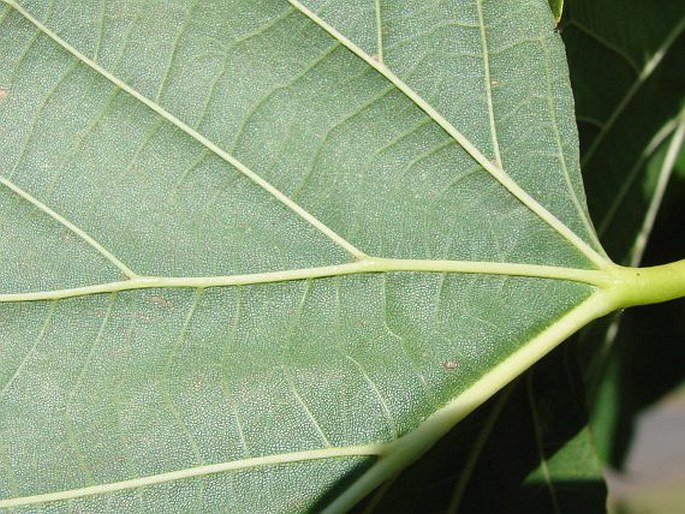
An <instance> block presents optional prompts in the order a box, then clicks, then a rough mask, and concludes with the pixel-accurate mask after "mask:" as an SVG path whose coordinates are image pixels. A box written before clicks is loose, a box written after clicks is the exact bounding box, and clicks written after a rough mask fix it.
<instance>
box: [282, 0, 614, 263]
mask: <svg viewBox="0 0 685 514" xmlns="http://www.w3.org/2000/svg"><path fill="white" fill-rule="evenodd" d="M288 2H289V3H290V4H291V5H293V6H294V7H296V8H297V9H298V10H299V11H300V12H302V14H304V15H305V16H307V17H308V18H309V19H310V20H312V21H313V22H314V23H316V24H317V25H319V26H320V27H321V28H322V29H323V30H325V31H326V32H328V34H329V35H330V36H331V37H333V38H335V39H337V40H338V41H340V43H342V44H343V46H345V48H347V49H348V50H350V51H351V52H352V53H354V54H355V55H356V56H357V57H359V58H361V59H362V60H363V61H364V62H366V63H367V64H368V65H369V66H371V67H372V68H374V69H375V70H376V71H377V72H378V73H380V74H381V75H382V76H384V77H385V78H386V79H387V80H389V81H390V82H391V83H392V84H393V85H395V87H397V89H398V90H399V91H401V92H402V93H403V94H404V95H405V96H407V98H409V99H410V100H411V101H413V102H414V103H415V104H416V105H417V106H418V107H419V108H420V109H421V110H423V111H424V112H425V113H426V114H427V115H428V116H430V117H431V118H432V119H433V120H434V121H435V122H436V123H437V124H438V125H439V126H440V127H441V128H442V129H443V130H444V131H445V132H447V133H448V134H449V135H450V136H451V137H452V138H453V139H454V140H455V141H456V142H457V143H458V144H459V145H460V146H461V147H462V148H463V149H464V150H465V151H466V152H467V153H468V154H469V155H470V156H471V157H472V158H473V159H474V160H475V161H476V162H477V163H478V164H480V165H481V166H482V167H483V169H484V170H485V171H487V172H488V173H489V174H490V175H492V177H493V178H494V179H495V180H497V181H498V182H499V183H500V184H501V185H502V186H504V188H505V189H506V190H507V191H509V192H510V193H511V194H512V195H513V196H514V197H515V198H516V199H518V200H519V201H520V202H521V203H522V204H523V205H525V206H526V207H527V208H528V209H529V210H530V211H532V212H533V213H534V214H535V215H537V216H538V217H539V218H540V219H542V220H543V221H544V222H545V223H547V224H548V225H549V226H550V227H552V229H554V230H555V231H556V232H557V233H558V234H559V235H561V236H562V237H563V238H564V239H566V240H567V241H568V242H569V243H571V244H572V245H573V246H574V247H575V248H576V249H577V250H578V251H579V252H580V253H581V254H583V255H584V256H585V257H586V258H587V259H588V260H590V262H592V263H593V264H594V265H595V266H596V267H598V268H600V269H606V268H608V267H610V266H611V264H612V263H611V261H609V260H608V259H607V258H606V257H604V256H603V255H601V254H600V253H599V252H597V251H596V250H595V249H594V248H592V247H591V246H590V245H589V244H587V243H586V242H585V241H584V240H583V239H581V238H580V237H579V236H578V235H577V234H576V233H575V232H573V230H571V229H570V228H569V227H567V226H566V225H565V224H564V223H563V222H562V221H561V220H559V218H557V217H556V216H555V215H554V214H552V213H551V212H550V211H548V210H547V209H546V208H545V207H543V206H542V205H541V204H540V203H538V201H537V200H535V199H534V198H533V197H532V196H530V195H529V194H528V193H527V192H526V191H525V190H524V189H523V188H521V186H519V185H518V184H517V183H516V182H515V181H514V180H513V179H512V178H511V177H510V176H509V174H507V173H506V172H505V171H504V169H503V168H502V167H501V166H500V165H499V164H498V163H496V162H492V161H491V160H490V159H488V158H487V157H485V155H483V153H482V152H481V151H480V150H478V148H476V146H475V145H474V144H473V143H471V141H470V140H469V139H468V138H467V137H466V136H464V135H463V134H462V133H461V132H460V131H459V130H457V129H456V128H455V127H454V125H452V124H451V123H450V122H449V121H448V120H447V119H446V118H445V117H444V116H443V115H442V114H440V113H439V112H438V111H437V110H436V109H435V108H434V107H433V106H431V105H430V104H429V103H428V102H427V101H426V100H424V99H423V98H422V97H421V96H420V95H419V94H418V93H417V92H416V91H414V90H413V89H412V88H411V87H409V85H408V84H406V83H405V82H404V81H403V80H402V79H400V78H399V77H398V76H397V75H395V73H394V72H393V71H392V70H391V69H390V68H388V67H387V66H386V65H385V64H384V63H382V62H379V61H378V60H376V59H374V58H373V57H372V56H370V55H368V54H367V53H366V52H365V51H364V50H362V49H361V48H360V47H359V46H358V45H356V44H355V43H353V42H352V41H351V40H350V39H348V38H347V37H346V36H344V35H343V34H342V33H340V32H339V31H338V30H336V29H335V28H334V27H332V26H331V25H330V24H328V23H327V22H326V21H324V20H323V19H322V18H321V17H319V16H318V15H317V14H316V13H314V12H313V11H312V10H311V9H309V8H307V7H306V6H304V5H303V4H302V3H301V2H300V1H299V0H288Z"/></svg>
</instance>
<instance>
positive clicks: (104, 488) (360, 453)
mask: <svg viewBox="0 0 685 514" xmlns="http://www.w3.org/2000/svg"><path fill="white" fill-rule="evenodd" d="M387 445H388V443H376V444H366V445H360V446H344V447H336V448H333V447H329V448H321V449H314V450H304V451H300V452H292V453H283V454H274V455H267V456H264V457H255V458H250V459H242V460H236V461H230V462H221V463H217V464H208V465H204V466H196V467H192V468H186V469H180V470H176V471H170V472H167V473H159V474H156V475H148V476H144V477H139V478H133V479H130V480H121V481H119V482H109V483H105V484H98V485H93V486H89V487H79V488H75V489H69V490H64V491H56V492H53V493H45V494H36V495H33V496H21V497H16V498H8V499H5V500H0V509H9V508H13V507H21V506H24V505H35V504H38V503H47V502H55V501H64V500H73V499H76V498H83V497H86V496H94V495H97V494H110V493H115V492H117V491H125V490H128V489H137V488H140V487H150V486H154V485H158V484H164V483H167V482H175V481H178V480H187V479H190V478H195V477H202V476H207V475H215V474H217V473H225V472H228V471H237V470H242V469H249V468H254V467H258V466H275V465H278V464H289V463H294V462H304V461H310V460H321V459H330V458H342V457H368V456H378V455H381V454H382V453H383V450H384V448H385V447H386V446H387Z"/></svg>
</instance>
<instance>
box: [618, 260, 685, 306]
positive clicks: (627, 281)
mask: <svg viewBox="0 0 685 514" xmlns="http://www.w3.org/2000/svg"><path fill="white" fill-rule="evenodd" d="M613 274H614V279H615V282H614V287H613V296H614V301H615V302H616V308H617V309H620V308H625V307H632V306H634V305H647V304H651V303H660V302H667V301H669V300H675V299H677V298H682V297H684V296H685V259H683V260H680V261H676V262H671V263H669V264H662V265H660V266H650V267H646V268H629V267H624V266H617V267H616V269H615V270H614V271H613Z"/></svg>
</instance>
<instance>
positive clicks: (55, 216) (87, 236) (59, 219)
mask: <svg viewBox="0 0 685 514" xmlns="http://www.w3.org/2000/svg"><path fill="white" fill-rule="evenodd" d="M0 184H2V185H4V186H5V187H7V188H8V189H9V190H10V191H12V192H13V193H15V194H16V195H17V196H19V197H21V198H23V199H24V200H26V201H27V202H29V203H31V204H32V205H34V206H35V207H37V208H38V209H39V210H41V211H42V212H44V213H45V214H47V215H48V216H50V217H51V218H52V219H54V220H55V221H57V222H58V223H60V224H61V225H63V226H64V227H66V228H67V229H69V230H70V231H71V232H73V233H74V234H76V235H77V236H78V237H80V238H81V239H83V240H84V241H85V242H86V243H88V244H89V245H90V246H92V247H93V248H95V249H96V250H97V251H98V252H100V254H101V255H102V256H103V257H105V258H106V259H107V260H108V261H109V262H111V263H112V264H114V266H116V267H117V268H119V270H120V271H121V272H122V273H123V274H124V275H126V276H127V277H128V278H130V279H132V278H136V277H138V274H137V273H135V272H134V271H133V270H132V269H131V268H129V267H128V266H127V265H126V264H124V263H123V262H122V261H121V260H119V258H118V257H117V256H116V255H114V254H113V253H112V252H110V251H109V250H108V249H107V248H105V247H104V246H102V245H101V244H100V243H98V242H97V241H96V240H95V238H94V237H93V236H91V235H90V234H88V233H87V232H86V231H85V230H83V229H81V228H79V227H77V226H76V225H74V224H73V223H72V222H71V221H69V220H68V219H66V218H65V217H64V216H62V215H61V214H59V213H57V212H55V211H54V210H52V209H51V208H50V207H48V206H47V205H45V204H44V203H43V202H41V201H40V200H38V199H37V198H36V197H34V196H32V195H31V194H29V193H28V192H26V191H24V190H23V189H21V188H20V187H19V186H17V185H16V184H14V183H13V182H11V181H10V180H8V179H6V178H4V177H0Z"/></svg>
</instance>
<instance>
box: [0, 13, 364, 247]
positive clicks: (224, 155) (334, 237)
mask: <svg viewBox="0 0 685 514" xmlns="http://www.w3.org/2000/svg"><path fill="white" fill-rule="evenodd" d="M0 1H2V2H5V3H6V4H8V5H9V6H11V7H13V8H14V9H15V10H16V11H17V12H18V13H19V14H21V15H22V16H23V17H24V18H26V20H28V21H29V22H30V23H31V24H33V25H34V26H35V27H36V28H37V29H38V30H39V31H40V32H42V33H43V34H45V35H46V36H47V37H49V38H50V39H52V40H53V41H54V42H55V43H57V44H58V45H59V46H61V47H62V48H63V49H64V50H66V51H67V52H68V53H69V54H71V55H72V56H74V57H75V58H76V59H78V60H79V61H81V62H83V63H84V64H85V65H86V66H88V67H89V68H91V69H92V70H93V71H95V72H97V73H98V74H100V75H102V76H103V77H105V78H106V79H107V80H109V81H110V82H111V83H112V84H114V85H115V86H117V87H118V88H120V89H121V90H123V91H125V92H126V93H128V94H129V95H131V96H132V97H133V98H135V99H136V100H138V101H139V102H141V103H142V104H144V105H146V106H147V107H148V108H150V109H151V110H152V111H154V112H156V113H157V114H159V115H160V116H162V117H163V118H164V119H165V120H167V121H168V122H169V123H171V124H172V125H174V126H176V127H177V128H179V129H180V130H182V131H183V132H185V133H186V134H188V135H189V136H190V137H192V138H193V139H194V140H195V141H197V142H198V143H200V144H201V145H203V146H205V147H206V148H208V149H209V150H211V151H212V152H213V153H215V154H216V155H217V156H219V157H220V158H221V159H223V160H224V161H226V162H227V163H229V164H230V165H231V166H233V167H234V168H236V169H237V170H238V171H239V172H240V173H242V174H243V175H245V176H246V177H247V178H248V179H249V180H251V181H252V182H254V183H255V184H257V185H258V186H259V187H261V188H262V189H264V190H265V191H266V192H268V193H269V194H271V195H272V196H273V197H275V198H276V199H277V200H279V201H280V202H281V203H282V204H284V205H285V206H286V207H288V208H289V209H290V210H291V211H293V212H294V213H295V214H297V215H298V216H299V217H300V218H302V219H303V220H305V221H306V222H307V223H309V224H310V225H312V226H313V227H314V228H315V229H316V230H318V231H319V232H321V233H322V234H324V235H325V236H326V237H328V238H329V239H330V240H331V241H333V242H334V243H336V244H337V245H338V246H340V247H342V248H343V249H345V250H346V251H347V252H348V253H350V254H351V255H352V256H353V257H355V258H356V259H360V258H362V257H364V255H365V254H364V252H362V251H361V250H359V249H358V248H356V247H355V246H354V245H352V244H351V243H350V242H348V241H347V240H346V239H344V238H343V237H342V236H340V235H338V234H337V233H336V232H334V231H333V230H332V229H331V228H330V227H328V226H326V225H325V224H324V223H323V222H321V221H320V220H319V219H318V218H316V217H315V216H314V215H312V214H311V213H309V212H308V211H306V210H305V209H304V208H302V207H301V206H299V205H298V204H297V203H295V202H294V201H293V200H291V199H290V198H289V197H287V196H286V195H285V194H283V193H282V192H281V191H279V190H278V189H276V188H275V187H274V186H273V185H272V184H270V183H269V182H268V181H266V180H265V179H263V178H262V177H260V176H259V175H258V174H257V173H255V172H254V171H252V170H251V169H250V168H248V167H247V166H246V165H245V164H243V163H242V162H241V161H239V160H238V159H236V158H235V157H233V156H232V155H230V154H229V153H228V152H226V151H225V150H223V149H222V148H220V147H219V146H218V145H216V144H215V143H214V142H213V141H211V140H210V139H208V138H207V137H205V136H203V135H202V134H200V133H199V132H198V131H197V130H195V129H194V128H192V127H190V126H189V125H188V124H186V123H184V122H183V121H181V120H180V119H179V118H177V117H176V116H174V115H173V114H171V113H170V112H169V111H167V110H166V109H164V108H163V107H162V106H161V105H159V104H157V103H156V102H154V101H153V100H151V99H149V98H147V97H146V96H144V95H142V94H141V93H139V92H138V91H136V90H135V89H134V88H132V87H131V86H129V85H128V84H126V83H125V82H124V81H122V80H121V79H119V78H118V77H116V76H115V75H113V74H112V73H110V72H109V71H107V70H106V69H105V68H103V67H102V66H100V65H99V64H98V63H96V62H95V61H93V60H92V59H90V58H89V57H87V56H86V55H84V54H83V53H81V52H79V51H78V50H77V49H76V48H74V47H73V46H71V45H70V44H69V43H67V42H66V41H65V40H63V39H62V38H60V37H59V36H58V35H57V34H55V33H54V32H53V31H52V30H50V29H49V28H48V27H46V26H45V25H44V24H43V23H41V22H40V21H39V20H37V19H36V18H34V17H33V16H32V15H31V14H30V13H29V12H28V11H27V10H26V9H24V8H23V7H21V6H20V5H19V4H18V3H17V2H15V1H14V0H0Z"/></svg>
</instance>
